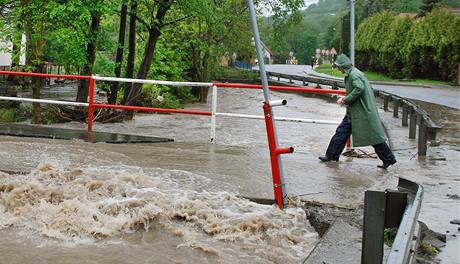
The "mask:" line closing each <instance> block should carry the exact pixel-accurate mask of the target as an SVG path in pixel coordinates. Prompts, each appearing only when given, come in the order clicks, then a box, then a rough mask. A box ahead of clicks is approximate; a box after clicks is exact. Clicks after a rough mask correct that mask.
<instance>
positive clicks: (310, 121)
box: [216, 113, 340, 125]
mask: <svg viewBox="0 0 460 264" xmlns="http://www.w3.org/2000/svg"><path fill="white" fill-rule="evenodd" d="M216 116H229V117H241V118H248V119H265V117H264V116H257V115H244V114H231V113H216ZM275 120H277V121H288V122H298V123H312V124H325V125H338V124H340V121H327V120H315V119H304V118H290V117H275Z"/></svg>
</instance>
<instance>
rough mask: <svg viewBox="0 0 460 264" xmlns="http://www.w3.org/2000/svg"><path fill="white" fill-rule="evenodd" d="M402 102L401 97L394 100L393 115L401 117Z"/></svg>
mask: <svg viewBox="0 0 460 264" xmlns="http://www.w3.org/2000/svg"><path fill="white" fill-rule="evenodd" d="M400 104H401V99H394V100H393V117H396V118H397V117H399V105H400Z"/></svg>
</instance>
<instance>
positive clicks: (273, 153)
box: [0, 71, 345, 208]
mask: <svg viewBox="0 0 460 264" xmlns="http://www.w3.org/2000/svg"><path fill="white" fill-rule="evenodd" d="M0 74H6V75H17V76H30V77H42V78H66V79H87V80H89V81H90V85H89V100H88V103H79V102H69V101H59V100H46V99H31V98H18V97H6V96H0V100H9V101H20V102H29V103H43V104H58V105H70V106H81V107H88V141H89V142H91V140H92V130H93V112H94V109H95V108H111V109H123V110H132V111H143V112H159V113H176V114H190V115H202V116H210V117H211V132H210V141H211V142H212V143H215V142H216V117H217V116H224V117H235V118H249V119H265V123H266V129H267V136H268V143H269V148H270V159H271V165H272V170H273V171H279V169H280V167H281V163H279V162H277V160H278V159H279V155H281V154H286V153H292V152H293V151H294V149H293V148H292V147H285V148H278V147H277V142H276V136H275V135H274V134H275V129H274V122H273V119H272V118H271V113H272V110H271V107H273V106H281V105H285V104H286V103H287V102H286V101H284V100H279V102H278V101H277V102H275V101H272V102H268V103H267V102H266V103H264V106H263V110H264V116H256V115H245V114H232V113H218V112H217V88H240V89H263V87H262V85H255V84H241V83H198V82H171V81H159V80H144V79H127V78H113V77H101V76H97V75H93V76H81V75H60V74H42V73H28V72H10V71H0ZM96 81H110V82H130V83H147V84H157V85H169V86H185V87H187V86H188V87H212V100H211V111H202V110H191V109H165V108H154V107H140V106H127V105H113V104H99V103H95V102H94V94H95V87H96ZM269 89H270V90H273V91H291V92H302V93H328V94H341V95H344V94H345V91H343V90H328V89H317V88H309V87H290V86H269ZM275 120H279V121H289V122H302V123H316V124H328V125H337V124H339V122H338V121H328V120H313V119H302V118H288V117H276V118H275ZM276 175H278V174H276V173H275V174H274V175H273V182H274V191H275V200H276V201H277V203H278V205H279V206H280V208H282V205H283V204H282V201H283V191H282V185H283V183H282V182H281V180H280V177H279V175H278V176H276Z"/></svg>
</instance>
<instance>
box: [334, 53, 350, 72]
mask: <svg viewBox="0 0 460 264" xmlns="http://www.w3.org/2000/svg"><path fill="white" fill-rule="evenodd" d="M335 64H337V66H339V67H340V68H342V69H344V70H346V71H349V70H350V69H351V68H353V64H352V63H351V60H350V59H349V58H348V57H347V55H345V54H340V55H339V56H337V59H336V60H335Z"/></svg>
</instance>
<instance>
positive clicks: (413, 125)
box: [409, 107, 417, 139]
mask: <svg viewBox="0 0 460 264" xmlns="http://www.w3.org/2000/svg"><path fill="white" fill-rule="evenodd" d="M416 132H417V114H416V112H415V109H414V108H413V107H411V108H410V120H409V138H410V139H414V138H415V133H416Z"/></svg>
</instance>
